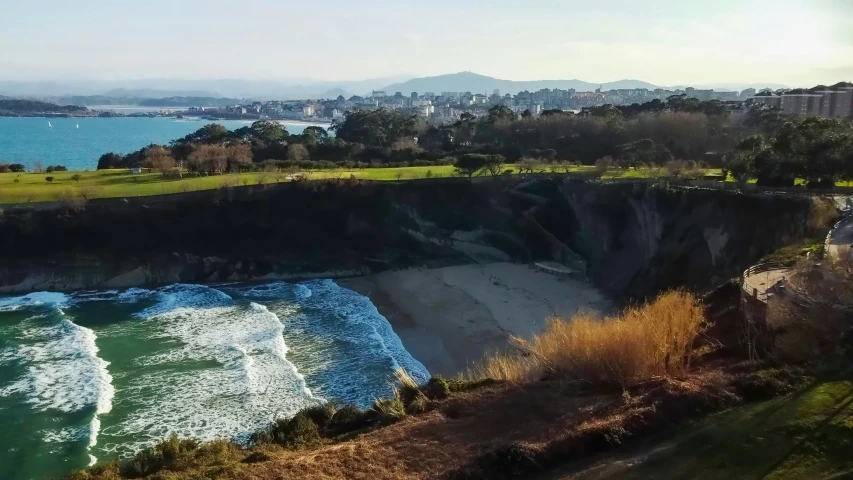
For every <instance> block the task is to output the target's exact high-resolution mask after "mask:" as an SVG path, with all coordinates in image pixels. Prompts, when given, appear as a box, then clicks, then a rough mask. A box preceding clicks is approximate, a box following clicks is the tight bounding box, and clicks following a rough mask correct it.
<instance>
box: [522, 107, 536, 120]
mask: <svg viewBox="0 0 853 480" xmlns="http://www.w3.org/2000/svg"><path fill="white" fill-rule="evenodd" d="M521 118H533V113H531V112H530V110H529V109H526V110H524V111H523V112H521Z"/></svg>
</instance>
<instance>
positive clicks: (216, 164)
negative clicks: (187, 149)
mask: <svg viewBox="0 0 853 480" xmlns="http://www.w3.org/2000/svg"><path fill="white" fill-rule="evenodd" d="M187 163H188V164H189V168H190V170H192V171H196V172H206V173H217V172H218V173H221V172H224V171H225V168H226V167H227V166H228V149H227V148H226V147H225V146H223V145H199V147H198V148H196V149H195V150H194V151H193V153H191V154H190V156H189V158H188V159H187Z"/></svg>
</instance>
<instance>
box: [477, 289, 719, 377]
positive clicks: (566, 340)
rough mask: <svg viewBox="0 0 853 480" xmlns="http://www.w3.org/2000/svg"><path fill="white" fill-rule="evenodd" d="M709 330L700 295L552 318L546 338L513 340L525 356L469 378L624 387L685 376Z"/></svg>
mask: <svg viewBox="0 0 853 480" xmlns="http://www.w3.org/2000/svg"><path fill="white" fill-rule="evenodd" d="M706 328H707V325H706V322H705V318H704V315H703V309H702V306H701V304H700V303H699V301H698V300H697V299H696V297H695V296H693V295H692V294H690V293H688V292H685V291H681V290H675V291H670V292H667V293H664V294H661V295H660V296H658V297H657V298H656V299H655V300H654V301H653V302H651V303H647V304H644V305H639V306H635V307H631V308H628V309H627V310H625V311H624V312H622V313H621V314H619V315H616V316H612V317H607V318H604V319H600V318H597V317H595V316H594V315H592V314H589V313H581V314H578V315H575V316H574V317H572V318H571V319H570V320H569V321H564V320H561V319H559V318H554V319H551V321H550V323H549V324H548V326H547V327H546V329H545V331H544V332H543V333H542V334H541V335H537V336H535V337H533V338H532V339H531V340H524V339H521V338H517V337H514V338H513V342H514V343H515V345H516V346H517V347H518V348H519V350H520V352H519V353H517V354H514V355H510V354H500V355H494V356H491V357H489V358H487V359H486V360H485V361H484V362H483V363H482V364H481V365H479V366H477V367H475V368H474V369H473V370H472V371H471V372H470V373H469V375H470V376H472V377H489V378H494V379H498V380H508V381H526V380H531V379H535V378H538V377H541V376H542V375H545V374H548V375H554V376H558V377H563V378H568V379H572V380H582V381H587V382H591V383H594V384H606V385H619V386H621V387H623V388H624V387H628V386H631V385H635V384H637V383H640V382H643V381H645V380H648V379H650V378H654V377H664V376H679V375H682V374H684V373H685V372H686V370H687V369H688V368H689V366H690V361H691V359H692V358H693V357H694V356H695V355H696V352H695V351H694V346H693V344H694V341H695V340H696V337H697V336H699V335H700V334H701V333H702V332H703V331H704V330H705V329H706Z"/></svg>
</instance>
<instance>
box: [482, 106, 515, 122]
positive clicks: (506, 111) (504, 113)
mask: <svg viewBox="0 0 853 480" xmlns="http://www.w3.org/2000/svg"><path fill="white" fill-rule="evenodd" d="M488 119H489V122H490V123H502V122H503V123H509V122H514V121H516V120H517V119H518V115H516V114H515V112H513V111H512V109H510V108H509V107H507V106H506V105H495V106H494V107H492V108H490V109H489V117H488Z"/></svg>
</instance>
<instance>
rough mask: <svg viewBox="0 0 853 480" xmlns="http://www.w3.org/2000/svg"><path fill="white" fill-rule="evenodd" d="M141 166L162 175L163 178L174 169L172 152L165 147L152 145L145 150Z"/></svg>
mask: <svg viewBox="0 0 853 480" xmlns="http://www.w3.org/2000/svg"><path fill="white" fill-rule="evenodd" d="M142 166H144V167H146V168H150V169H152V170H156V171H158V172H160V173H161V174H163V178H166V175H168V174H169V172H171V171H172V170H173V169H174V168H175V159H174V158H173V157H172V152H171V150H169V149H168V148H166V147H163V146H160V145H154V146H151V147H149V148H147V149H146V150H145V153H144V156H143V160H142Z"/></svg>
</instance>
